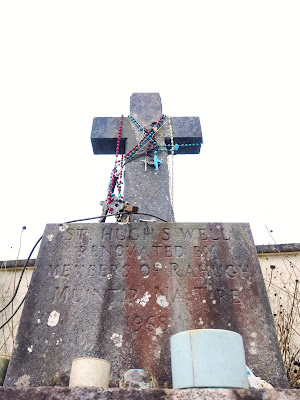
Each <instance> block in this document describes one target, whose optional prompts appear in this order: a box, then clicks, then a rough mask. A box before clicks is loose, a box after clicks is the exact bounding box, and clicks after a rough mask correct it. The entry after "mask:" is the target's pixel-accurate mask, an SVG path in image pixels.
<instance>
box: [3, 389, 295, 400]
mask: <svg viewBox="0 0 300 400" xmlns="http://www.w3.org/2000/svg"><path fill="white" fill-rule="evenodd" d="M28 399H30V400H49V399H51V400H84V399H85V400H87V399H89V400H111V399H115V400H215V399H216V400H252V399H253V400H298V399H299V391H297V390H291V389H290V390H288V389H277V390H276V389H264V390H258V389H249V390H245V389H239V390H237V389H236V390H233V389H186V390H170V389H143V390H138V389H98V388H61V387H39V388H21V389H12V388H0V400H28Z"/></svg>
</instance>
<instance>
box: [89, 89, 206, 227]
mask: <svg viewBox="0 0 300 400" xmlns="http://www.w3.org/2000/svg"><path fill="white" fill-rule="evenodd" d="M130 114H131V116H132V117H133V118H134V119H135V120H136V121H137V122H138V123H139V124H140V125H141V126H143V127H144V128H146V129H150V128H151V127H152V126H153V124H156V123H157V121H158V120H159V118H160V117H161V115H162V104H161V99H160V95H159V93H133V94H132V95H131V98H130ZM119 126H120V117H97V118H94V121H93V127H92V133H91V141H92V146H93V151H94V154H115V151H116V145H117V138H118V130H119ZM159 132H160V133H159V134H157V136H156V141H157V143H158V144H159V146H163V145H164V144H170V143H171V132H172V134H173V140H174V144H176V143H177V144H179V145H182V144H186V146H180V147H179V149H178V151H176V154H178V153H179V154H198V153H199V152H200V148H201V143H202V132H201V126H200V120H199V117H171V118H170V120H166V122H165V123H164V125H163V127H162V128H161V129H160V130H159ZM143 135H144V134H143V132H141V131H140V130H139V129H138V128H137V127H136V126H135V125H134V124H133V123H132V122H131V121H130V119H129V118H124V122H123V130H122V137H121V143H120V154H126V153H127V152H128V151H130V150H131V149H132V148H133V147H134V146H136V145H137V144H138V142H139V141H140V140H141V138H142V137H143ZM195 143H198V145H194V146H188V144H195ZM159 159H160V160H161V161H162V162H161V164H160V165H159V170H158V171H156V169H155V168H154V167H152V166H147V164H146V162H145V159H144V158H143V157H138V158H137V159H135V160H134V161H132V162H129V163H128V164H126V167H125V177H124V184H125V187H124V198H125V200H126V201H128V203H130V204H132V205H134V206H137V207H138V208H139V212H145V213H149V214H153V215H156V216H157V217H161V218H163V219H165V220H167V221H174V212H173V207H172V202H171V195H170V187H169V169H168V164H167V153H165V152H160V153H159ZM143 161H144V163H143ZM131 218H132V219H131V220H134V219H136V220H139V219H140V218H141V216H140V215H139V216H132V217H131ZM142 218H143V217H142ZM145 218H146V219H149V216H148V217H147V216H145Z"/></svg>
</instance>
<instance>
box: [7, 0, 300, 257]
mask: <svg viewBox="0 0 300 400" xmlns="http://www.w3.org/2000/svg"><path fill="white" fill-rule="evenodd" d="M299 9H300V6H299V1H289V0H285V1H276V0H272V1H264V0H260V1H251V2H250V1H241V0H237V1H230V0H227V1H224V0H222V1H213V0H210V1H200V0H195V1H190V0H185V1H174V0H173V1H168V0H160V1H157V0H152V1H147V2H143V1H135V0H132V1H130V0H127V1H124V0H123V1H113V2H110V1H88V0H87V1H74V0H72V1H68V0H67V1H63V0H60V1H53V0H52V1H51V2H44V1H40V0H39V1H31V0H27V1H10V2H1V5H0V38H1V39H0V41H1V60H0V132H1V136H0V141H1V143H0V145H1V147H0V149H1V208H0V216H1V230H0V260H8V259H15V258H16V257H17V255H18V247H19V238H20V233H21V229H22V226H26V227H27V229H26V231H24V233H23V238H22V248H21V253H20V255H19V257H20V258H27V256H28V254H29V252H30V250H31V248H32V246H33V244H34V243H35V242H36V240H37V239H38V238H39V237H40V236H41V235H42V233H43V230H44V226H45V224H46V223H53V222H63V221H67V220H71V219H77V218H85V217H93V216H97V215H100V214H101V207H100V206H99V202H100V200H104V199H105V197H106V188H107V185H108V180H109V175H110V171H111V169H112V167H113V162H114V157H113V156H99V155H98V156H94V155H93V152H92V147H91V143H90V132H91V127H92V120H93V117H96V116H98V117H100V116H116V117H117V116H120V115H121V114H122V113H123V114H124V115H128V113H129V99H130V95H131V93H133V92H159V93H160V95H161V98H162V103H163V112H164V113H165V114H167V115H170V116H199V117H200V122H201V126H202V131H203V138H204V144H203V146H202V149H201V153H200V155H186V156H182V155H178V156H176V157H175V215H176V220H177V221H193V222H249V223H250V225H251V228H252V232H253V236H254V240H255V243H256V244H268V243H272V242H273V240H272V238H271V236H270V234H269V233H268V231H267V229H266V226H267V227H268V228H269V229H271V230H272V231H273V232H272V235H273V237H274V239H275V240H276V242H277V243H292V242H300V237H299V222H300V221H299V211H298V208H299V205H298V204H299V195H298V194H299V143H300V122H299V109H300V100H299V99H300V78H299V76H300V73H299V71H300V52H299V39H300V24H299V19H300V15H299Z"/></svg>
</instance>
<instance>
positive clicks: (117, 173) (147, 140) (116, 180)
mask: <svg viewBox="0 0 300 400" xmlns="http://www.w3.org/2000/svg"><path fill="white" fill-rule="evenodd" d="M128 118H129V120H130V121H131V122H132V124H134V125H135V126H136V127H137V128H138V129H139V131H140V132H142V133H143V138H142V139H141V140H140V141H139V143H138V144H137V145H136V146H134V147H133V148H132V149H131V150H130V151H129V152H127V153H126V154H125V156H124V155H121V157H119V152H120V142H121V135H122V129H123V119H124V116H123V114H122V116H121V120H120V127H119V132H118V140H117V146H116V159H115V165H114V168H113V170H112V172H111V175H110V181H109V186H108V195H107V203H108V204H111V202H112V201H113V198H116V195H115V194H114V190H115V188H116V187H117V190H118V199H120V200H121V201H123V195H122V185H123V169H124V166H125V165H126V164H127V163H128V162H130V161H133V160H134V159H135V158H137V157H140V156H142V155H145V157H146V158H145V161H144V162H145V171H147V164H149V165H151V164H153V166H154V167H155V169H156V170H157V171H158V168H159V164H161V163H162V161H161V160H160V159H159V158H158V153H159V152H167V153H168V154H174V153H175V152H176V151H178V150H179V148H180V147H190V146H200V145H201V144H202V143H183V144H177V143H175V144H174V143H173V140H172V141H171V143H169V144H164V146H163V147H161V148H160V147H159V146H158V144H157V142H156V140H155V135H156V134H158V131H159V130H160V128H162V126H163V125H164V123H165V122H166V120H167V119H169V118H168V117H167V116H166V115H165V114H162V116H161V117H160V119H159V120H158V122H157V123H156V125H155V126H154V127H152V128H151V129H149V130H147V129H145V128H144V127H143V126H142V125H141V124H139V123H138V122H137V121H136V120H135V119H134V118H133V117H132V116H131V115H128ZM172 139H173V136H172ZM150 151H151V154H153V162H149V161H148V156H149V152H150ZM109 211H112V208H110V209H109Z"/></svg>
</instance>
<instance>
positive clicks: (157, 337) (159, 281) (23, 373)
mask: <svg viewBox="0 0 300 400" xmlns="http://www.w3.org/2000/svg"><path fill="white" fill-rule="evenodd" d="M201 328H218V329H228V330H233V331H236V332H238V333H240V334H241V335H242V337H243V340H244V345H245V351H246V360H247V364H248V366H249V367H250V368H251V369H252V370H253V372H254V373H255V374H256V375H257V376H260V377H261V378H262V379H264V380H266V381H267V382H269V383H271V384H272V385H273V386H275V387H287V379H286V376H285V372H284V367H283V363H282V360H281V356H280V353H279V348H278V342H277V337H276V333H275V329H274V323H273V317H272V315H271V311H270V307H269V302H268V298H267V294H266V289H265V286H264V282H263V278H262V274H261V270H260V266H259V263H258V259H257V253H256V248H255V245H254V242H253V239H252V236H251V232H250V228H249V225H248V224H217V223H214V224H208V223H197V224H191V223H188V224H183V223H143V222H141V223H134V224H127V225H122V224H74V225H56V224H50V225H47V226H46V229H45V233H44V236H43V240H42V243H41V248H40V251H39V255H38V257H37V260H36V265H35V269H34V273H33V276H32V280H31V283H30V287H29V290H28V295H27V298H26V302H25V306H24V311H23V313H22V317H21V321H20V326H19V330H18V335H17V338H16V346H15V349H14V352H13V355H12V359H11V362H10V365H9V368H8V372H7V376H6V380H5V386H19V385H23V386H55V385H56V386H64V385H65V386H66V385H68V381H69V374H70V368H71V363H72V360H73V359H74V358H77V357H82V356H94V357H101V358H104V359H107V360H109V361H110V362H111V381H110V385H111V386H112V387H116V386H117V385H118V382H119V379H120V377H121V376H122V374H123V373H124V372H125V371H126V370H127V369H129V368H143V369H147V370H149V371H151V372H152V373H153V374H154V376H155V378H156V379H157V381H158V384H159V387H168V388H171V387H172V384H171V368H170V344H169V341H170V337H171V335H173V334H175V333H177V332H180V331H183V330H186V329H201ZM216 362H218V360H216Z"/></svg>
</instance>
